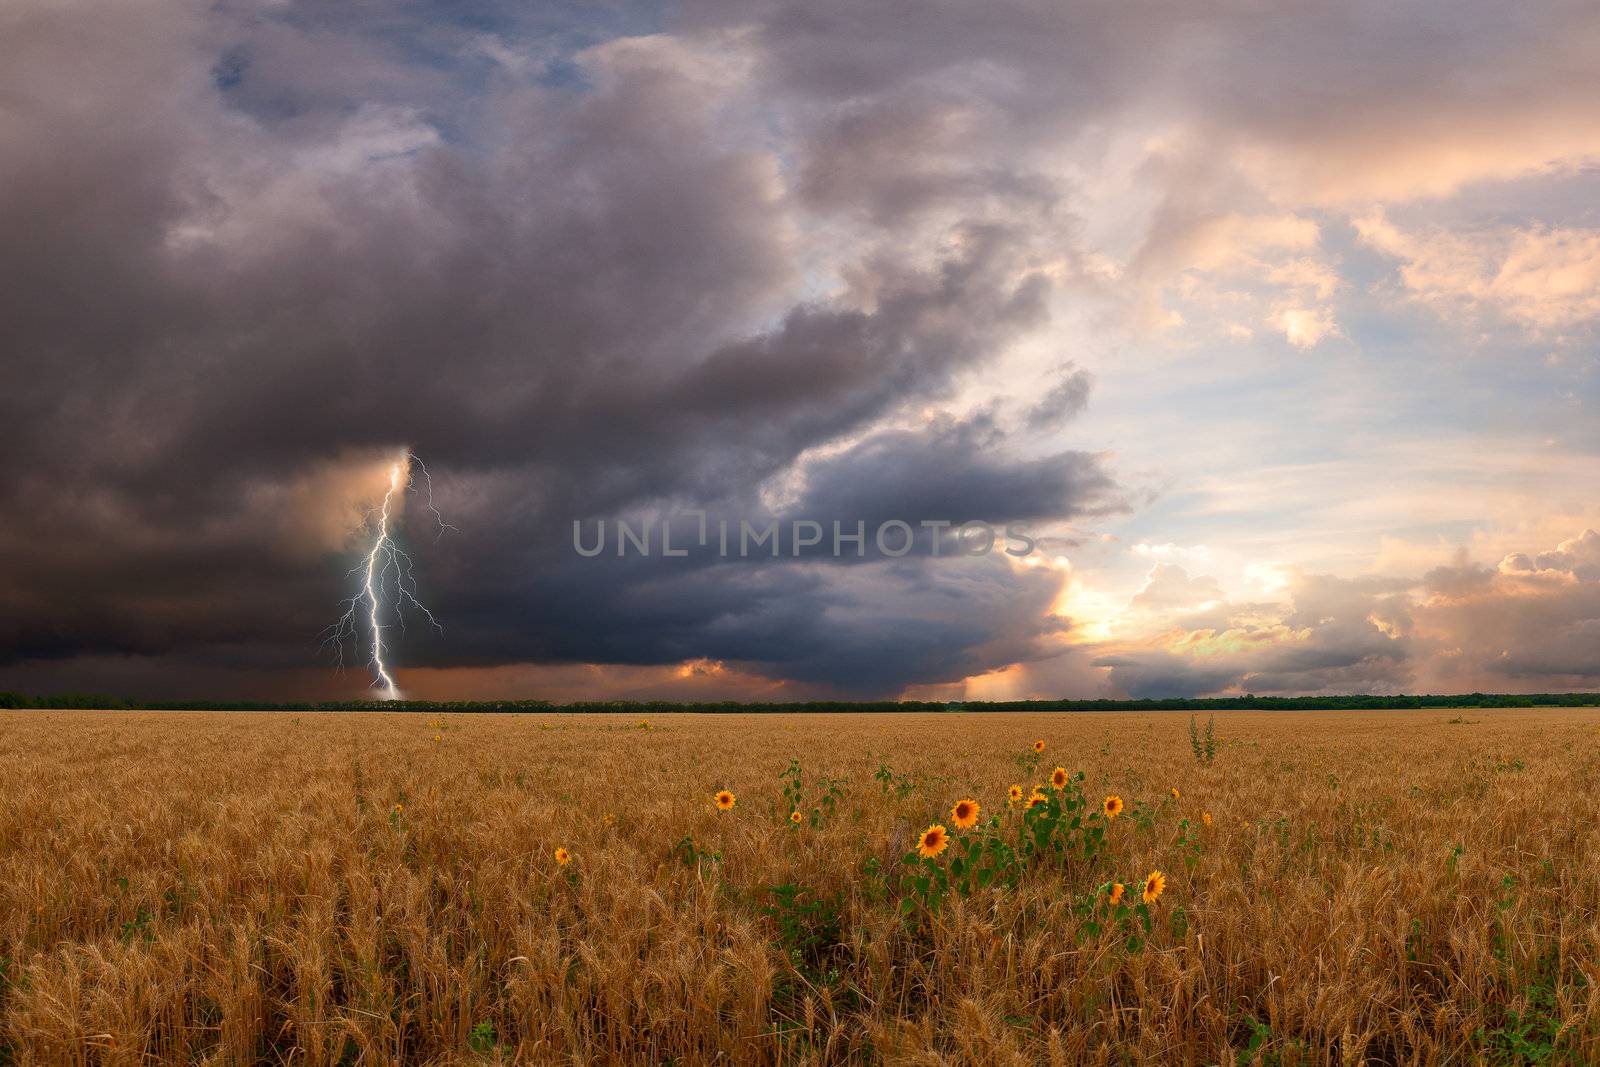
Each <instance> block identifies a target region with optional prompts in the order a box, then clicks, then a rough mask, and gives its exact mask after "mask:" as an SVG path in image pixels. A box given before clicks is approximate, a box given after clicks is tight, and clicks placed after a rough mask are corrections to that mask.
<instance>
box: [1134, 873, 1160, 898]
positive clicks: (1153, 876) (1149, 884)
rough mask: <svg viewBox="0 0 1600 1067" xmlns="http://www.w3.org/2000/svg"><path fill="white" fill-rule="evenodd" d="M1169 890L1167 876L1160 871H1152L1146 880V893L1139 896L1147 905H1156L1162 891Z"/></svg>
mask: <svg viewBox="0 0 1600 1067" xmlns="http://www.w3.org/2000/svg"><path fill="white" fill-rule="evenodd" d="M1166 888H1167V876H1166V875H1164V874H1162V873H1161V872H1160V871H1151V872H1150V873H1149V875H1147V876H1146V877H1145V880H1144V892H1143V893H1141V894H1139V896H1140V899H1142V900H1143V901H1144V902H1145V903H1146V904H1154V903H1155V901H1156V898H1157V897H1159V896H1160V895H1161V891H1162V890H1164V889H1166Z"/></svg>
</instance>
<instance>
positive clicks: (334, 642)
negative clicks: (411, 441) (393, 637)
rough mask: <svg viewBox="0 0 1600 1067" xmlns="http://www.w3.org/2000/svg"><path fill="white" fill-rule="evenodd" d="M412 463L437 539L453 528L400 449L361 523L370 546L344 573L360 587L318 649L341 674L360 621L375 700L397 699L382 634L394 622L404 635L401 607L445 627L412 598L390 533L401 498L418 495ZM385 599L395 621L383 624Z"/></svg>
mask: <svg viewBox="0 0 1600 1067" xmlns="http://www.w3.org/2000/svg"><path fill="white" fill-rule="evenodd" d="M413 465H415V466H416V467H417V469H418V470H420V471H421V472H422V481H423V485H424V486H425V488H426V500H427V506H428V511H429V512H430V513H431V514H432V515H433V518H434V521H435V522H436V523H438V527H439V532H438V537H443V536H444V532H445V531H446V530H454V529H455V527H454V526H451V525H450V524H449V523H447V522H445V521H444V516H442V515H440V514H439V509H438V508H436V507H434V506H433V476H432V475H431V474H429V473H428V468H427V465H426V464H424V463H423V462H422V460H421V459H419V458H418V457H417V456H416V454H414V453H413V452H411V450H410V449H406V450H404V451H402V452H401V453H400V455H399V456H398V457H397V458H396V459H395V461H394V462H393V463H391V464H390V465H389V488H388V489H387V491H385V493H384V494H383V502H382V503H380V504H379V505H378V506H376V507H374V508H371V509H370V510H368V512H367V514H366V518H365V519H364V520H363V527H364V528H366V529H369V530H370V531H371V535H372V547H371V548H369V549H368V550H367V553H366V555H365V557H364V558H363V559H362V561H361V562H360V563H358V564H356V565H355V566H354V567H352V568H351V569H350V573H349V575H348V577H351V578H356V577H357V576H359V578H360V582H359V588H358V589H357V591H356V592H355V593H354V594H353V595H352V596H350V597H349V598H347V599H346V600H343V601H341V602H340V606H341V607H343V608H344V613H343V614H342V615H340V616H339V619H338V621H336V622H335V623H334V624H333V625H332V626H329V627H328V628H327V629H326V630H324V631H323V646H324V647H329V646H331V647H332V649H333V652H334V657H335V660H336V662H337V664H338V667H339V669H340V670H343V669H344V647H345V644H346V642H350V643H352V644H354V645H355V646H356V647H357V648H359V647H360V643H361V642H360V638H361V630H362V628H363V627H362V620H363V618H364V620H365V629H366V632H367V638H368V648H369V655H368V657H367V667H368V668H369V669H371V671H372V675H373V677H372V688H374V689H379V690H382V696H381V698H380V699H383V700H400V699H401V693H400V688H399V686H397V685H396V684H395V681H394V675H393V674H392V673H391V672H390V667H389V662H388V659H387V656H388V647H387V645H386V644H385V643H384V633H383V632H384V630H385V629H387V628H389V626H393V625H394V624H396V623H397V624H398V625H399V627H400V630H401V632H402V633H403V632H405V628H406V617H405V609H406V608H408V607H409V608H411V609H412V610H414V611H417V612H420V613H421V614H422V616H423V617H424V618H425V619H427V620H428V625H430V626H432V627H433V628H434V629H435V630H437V631H439V632H440V633H444V627H443V626H440V625H439V620H437V619H435V618H434V617H433V612H431V611H429V610H428V608H427V606H426V605H424V604H423V603H422V601H420V600H418V599H417V582H416V578H415V577H414V576H413V574H412V560H411V556H410V555H409V554H407V553H406V551H405V549H403V548H401V547H400V545H399V544H398V543H397V542H396V541H395V539H394V534H393V533H392V531H391V524H392V523H393V522H394V520H395V519H396V518H397V517H398V512H399V509H400V507H401V506H402V505H403V504H404V503H405V494H406V493H408V492H410V493H416V492H417V489H416V485H415V483H414V481H413V479H412V477H411V468H412V466H413ZM438 537H436V538H435V540H437V539H438ZM386 598H387V599H388V602H389V603H390V604H391V605H392V611H393V616H394V623H391V624H388V626H386V625H385V623H384V621H383V620H384V617H385V615H386V612H385V609H384V603H385V599H386Z"/></svg>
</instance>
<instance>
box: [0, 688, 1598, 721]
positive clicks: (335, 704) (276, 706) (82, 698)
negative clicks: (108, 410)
mask: <svg viewBox="0 0 1600 1067" xmlns="http://www.w3.org/2000/svg"><path fill="white" fill-rule="evenodd" d="M1596 706H1600V693H1518V694H1508V693H1461V694H1455V695H1452V696H1443V695H1440V696H1436V695H1433V694H1426V695H1408V694H1395V695H1392V696H1373V695H1369V694H1350V695H1346V696H1311V697H1258V696H1254V695H1247V696H1242V697H1164V698H1160V699H1154V700H997V701H990V700H978V701H972V700H967V701H951V702H948V703H946V702H942V701H929V700H865V701H849V700H810V701H798V702H793V703H769V702H756V703H749V704H745V703H740V702H738V701H733V700H724V701H719V702H716V703H677V702H673V701H666V700H643V701H640V700H585V701H578V702H575V703H571V704H553V703H551V702H550V701H548V700H447V701H438V700H338V701H309V702H305V701H303V702H298V703H295V702H288V703H267V702H263V701H253V700H158V701H148V700H128V699H124V698H121V697H112V696H106V695H104V694H100V693H56V694H53V695H50V696H30V695H28V694H26V693H11V692H0V708H83V709H89V710H110V711H434V712H438V711H463V712H508V713H518V712H521V713H532V712H560V713H562V714H573V713H591V712H595V713H599V712H604V713H609V714H622V715H640V716H645V715H666V714H671V713H672V712H681V711H693V712H702V713H712V714H717V713H734V712H739V713H746V714H748V713H752V712H753V713H758V714H763V713H772V714H782V713H786V712H788V713H793V712H824V713H828V712H874V711H876V712H913V711H922V712H929V711H1342V710H1351V711H1359V710H1371V711H1382V710H1391V709H1401V708H1537V707H1596Z"/></svg>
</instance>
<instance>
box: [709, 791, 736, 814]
mask: <svg viewBox="0 0 1600 1067" xmlns="http://www.w3.org/2000/svg"><path fill="white" fill-rule="evenodd" d="M714 799H715V800H716V802H717V810H718V811H728V810H730V809H731V808H732V807H733V806H734V805H735V804H737V803H738V802H739V798H738V797H736V796H734V795H733V794H732V793H730V792H728V791H727V790H726V789H719V790H717V795H716V797H715V798H714Z"/></svg>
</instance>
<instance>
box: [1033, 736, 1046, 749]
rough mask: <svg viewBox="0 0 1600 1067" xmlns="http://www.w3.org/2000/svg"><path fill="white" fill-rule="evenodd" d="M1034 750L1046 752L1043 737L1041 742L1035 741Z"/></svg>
mask: <svg viewBox="0 0 1600 1067" xmlns="http://www.w3.org/2000/svg"><path fill="white" fill-rule="evenodd" d="M1033 750H1034V751H1035V752H1043V751H1044V738H1042V737H1041V738H1039V740H1037V741H1035V742H1034V743H1033Z"/></svg>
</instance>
